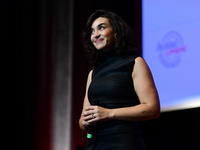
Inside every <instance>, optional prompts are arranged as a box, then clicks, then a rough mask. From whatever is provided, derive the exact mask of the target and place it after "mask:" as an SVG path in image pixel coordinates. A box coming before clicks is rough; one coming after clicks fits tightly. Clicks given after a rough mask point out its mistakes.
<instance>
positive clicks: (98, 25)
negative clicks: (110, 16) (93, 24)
mask: <svg viewBox="0 0 200 150" xmlns="http://www.w3.org/2000/svg"><path fill="white" fill-rule="evenodd" d="M102 25H106V23H100V24H98V25H97V27H100V26H102ZM91 29H93V28H91Z"/></svg>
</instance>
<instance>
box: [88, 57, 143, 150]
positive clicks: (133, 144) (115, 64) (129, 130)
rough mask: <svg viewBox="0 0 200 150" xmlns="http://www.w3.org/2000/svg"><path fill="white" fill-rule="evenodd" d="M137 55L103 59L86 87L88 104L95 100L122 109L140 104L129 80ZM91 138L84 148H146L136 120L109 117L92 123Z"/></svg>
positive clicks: (115, 149)
mask: <svg viewBox="0 0 200 150" xmlns="http://www.w3.org/2000/svg"><path fill="white" fill-rule="evenodd" d="M136 57H137V56H136V55H129V56H112V55H111V56H110V55H108V56H106V59H107V60H106V61H105V62H104V63H103V64H102V65H101V66H99V67H98V68H97V69H95V70H93V74H92V82H91V84H90V87H89V89H88V99H89V101H90V103H93V101H96V100H98V105H99V106H102V107H104V108H109V109H113V108H122V107H130V106H134V105H137V104H139V99H138V97H137V95H136V93H135V90H134V87H133V80H132V76H131V75H132V70H133V65H134V60H135V58H136ZM92 128H93V132H94V133H93V135H94V138H93V140H92V143H87V144H86V146H85V150H145V145H144V142H143V139H142V135H141V132H140V130H139V128H138V126H137V123H136V122H131V121H121V120H111V121H104V122H103V121H102V122H98V124H97V125H96V126H92Z"/></svg>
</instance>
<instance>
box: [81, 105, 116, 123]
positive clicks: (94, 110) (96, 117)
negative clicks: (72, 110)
mask: <svg viewBox="0 0 200 150" xmlns="http://www.w3.org/2000/svg"><path fill="white" fill-rule="evenodd" d="M111 114H112V111H111V109H107V108H103V107H100V106H88V107H86V109H85V111H84V112H83V114H82V116H83V125H84V126H87V125H96V122H98V121H106V120H109V119H110V118H111Z"/></svg>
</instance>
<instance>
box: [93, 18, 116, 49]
mask: <svg viewBox="0 0 200 150" xmlns="http://www.w3.org/2000/svg"><path fill="white" fill-rule="evenodd" d="M114 34H115V33H114V31H113V28H112V26H111V24H110V23H109V21H108V19H107V18H103V17H99V18H97V19H96V20H95V21H94V22H93V24H92V26H91V38H90V39H91V41H92V43H93V45H94V46H95V47H96V49H98V50H102V51H105V52H107V51H110V50H111V49H112V48H113V46H114V41H115V37H114Z"/></svg>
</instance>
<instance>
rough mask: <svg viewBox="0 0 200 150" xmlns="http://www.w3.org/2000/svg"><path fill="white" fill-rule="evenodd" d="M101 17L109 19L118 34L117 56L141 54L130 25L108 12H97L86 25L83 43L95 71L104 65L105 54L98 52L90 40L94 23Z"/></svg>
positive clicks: (115, 44) (115, 49)
mask: <svg viewBox="0 0 200 150" xmlns="http://www.w3.org/2000/svg"><path fill="white" fill-rule="evenodd" d="M99 17H103V18H108V21H109V23H110V24H111V26H112V27H113V30H114V32H115V34H116V37H115V43H114V50H113V51H114V52H115V54H116V55H126V54H139V53H138V52H139V45H138V42H136V39H135V36H134V34H133V32H132V30H131V28H130V27H129V26H128V24H127V23H126V22H125V21H124V20H123V19H122V18H121V17H119V16H118V15H116V14H115V13H113V12H109V11H106V10H97V11H95V12H94V13H93V14H92V15H91V16H90V17H89V18H88V21H87V23H86V29H85V31H84V32H83V43H84V46H85V48H86V51H87V56H88V58H89V63H90V64H91V66H92V68H93V69H95V68H97V67H98V66H99V65H101V64H102V63H103V61H104V60H103V56H102V55H103V54H102V52H101V51H99V50H97V49H96V48H95V47H94V45H93V43H92V42H91V40H90V37H91V26H92V23H93V22H94V21H95V20H96V19H97V18H99Z"/></svg>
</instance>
